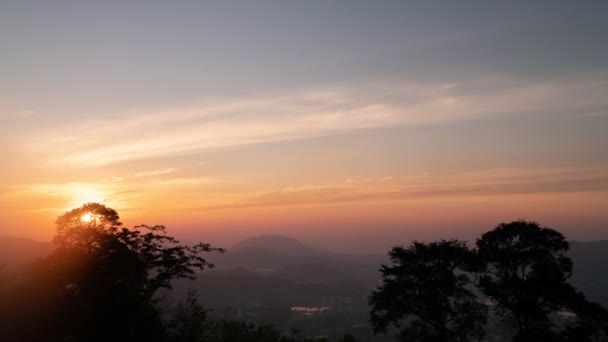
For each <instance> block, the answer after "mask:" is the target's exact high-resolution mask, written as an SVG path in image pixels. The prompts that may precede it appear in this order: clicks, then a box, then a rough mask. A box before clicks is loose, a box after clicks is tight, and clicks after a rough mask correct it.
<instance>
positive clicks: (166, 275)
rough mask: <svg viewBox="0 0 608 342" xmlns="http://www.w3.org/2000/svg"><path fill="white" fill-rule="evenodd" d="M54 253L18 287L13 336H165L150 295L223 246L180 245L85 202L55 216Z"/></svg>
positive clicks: (159, 229) (201, 265)
mask: <svg viewBox="0 0 608 342" xmlns="http://www.w3.org/2000/svg"><path fill="white" fill-rule="evenodd" d="M56 223H57V236H56V237H55V239H54V242H55V244H56V247H57V248H56V250H55V251H54V252H52V253H51V255H49V256H48V257H47V258H45V259H43V260H41V261H39V262H37V263H34V264H33V265H32V266H31V267H29V268H28V270H27V271H26V272H25V274H24V276H23V279H22V280H23V281H22V284H21V286H20V287H19V288H18V289H17V290H16V292H15V295H16V296H15V297H16V298H19V301H15V303H14V307H15V310H14V312H13V313H12V314H14V315H13V317H12V318H13V320H12V321H14V322H16V323H18V324H23V326H21V327H20V326H16V327H14V329H13V335H14V336H17V337H18V339H19V340H27V341H135V340H138V341H139V340H145V341H162V340H164V338H165V336H164V327H163V322H162V317H160V314H159V312H158V310H157V309H156V308H155V300H154V295H155V293H156V292H157V291H158V290H159V289H161V288H168V289H170V288H171V281H172V280H174V279H180V278H193V277H194V275H195V272H196V271H197V270H203V269H205V268H208V267H212V266H213V265H212V264H211V263H209V262H207V261H206V260H205V259H204V258H203V257H202V256H201V255H202V253H204V252H211V251H222V250H221V249H217V248H213V247H211V246H210V245H208V244H202V243H199V244H196V245H194V246H189V245H183V244H180V243H179V241H177V240H176V239H174V238H173V237H171V236H168V235H167V234H166V232H165V227H164V226H146V225H141V226H136V227H135V228H133V229H128V228H124V227H123V226H122V223H121V222H120V221H119V216H118V214H117V213H116V211H114V210H113V209H110V208H107V207H105V206H104V205H102V204H98V203H89V204H85V205H84V206H82V207H81V208H77V209H73V210H71V211H69V212H67V213H65V214H64V215H62V216H60V217H59V218H58V219H57V222H56Z"/></svg>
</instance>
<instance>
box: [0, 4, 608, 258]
mask: <svg viewBox="0 0 608 342" xmlns="http://www.w3.org/2000/svg"><path fill="white" fill-rule="evenodd" d="M251 6H252V5H251V4H248V3H244V4H240V5H237V4H231V3H228V2H217V3H207V2H200V3H199V2H192V3H184V4H181V5H180V6H176V5H173V4H171V3H168V2H166V3H165V2H158V3H156V2H154V3H148V2H146V5H145V6H141V5H139V6H138V5H136V4H135V2H133V3H122V4H118V3H110V2H98V3H86V4H85V3H82V4H74V3H67V2H63V1H58V2H57V3H56V4H55V5H54V7H53V8H52V10H49V9H48V8H46V7H45V6H42V5H34V4H32V3H28V2H15V3H12V4H7V5H3V6H2V9H1V10H0V23H1V29H0V42H2V49H3V58H2V59H1V60H0V74H1V75H2V77H1V78H0V215H1V217H2V222H0V235H16V236H25V237H31V238H35V239H44V240H48V239H50V238H51V237H52V235H53V232H54V226H53V222H54V219H55V218H56V217H57V216H58V215H61V214H62V213H64V212H65V211H66V210H69V209H70V208H74V207H77V206H80V205H82V204H84V203H86V202H90V201H96V202H101V203H104V204H106V205H108V206H110V207H112V208H114V209H116V210H117V211H118V212H119V213H120V215H121V217H122V218H123V220H124V222H125V223H127V224H129V225H133V224H139V223H148V224H166V225H167V226H169V229H170V232H172V233H173V234H176V235H177V236H178V237H180V236H181V237H184V238H187V239H190V238H197V239H203V240H209V241H211V242H216V243H219V244H222V245H224V246H226V245H230V244H232V243H234V242H235V241H236V240H238V239H241V238H246V237H249V236H252V235H256V234H262V233H278V234H284V235H290V236H294V237H297V238H301V239H303V240H305V241H308V242H311V243H314V244H317V245H322V246H325V247H328V248H337V249H341V250H345V251H350V250H359V251H382V250H384V249H386V248H387V247H388V246H390V245H392V244H395V243H402V242H408V241H409V240H411V239H414V238H416V239H437V238H447V237H456V238H464V239H470V238H474V237H475V236H476V235H477V234H479V233H480V232H483V231H485V230H489V229H491V228H493V227H494V226H495V225H496V224H497V223H499V222H501V221H507V220H515V219H528V220H537V221H540V223H541V224H544V225H547V226H551V227H553V228H556V229H559V230H561V231H562V232H564V233H565V234H566V235H567V237H569V238H572V239H585V240H588V239H608V210H606V209H608V152H607V151H608V134H607V133H606V132H608V96H606V94H608V47H607V45H606V44H605V37H606V32H608V24H607V23H608V21H606V20H605V18H604V16H603V15H602V14H603V13H605V10H601V9H598V8H594V6H596V4H594V5H591V4H588V5H586V6H576V4H575V3H574V2H573V3H571V4H566V3H563V4H562V3H560V4H552V6H544V5H542V6H541V5H535V4H525V5H520V4H515V3H505V4H502V5H501V6H498V5H496V6H478V7H475V8H468V7H467V6H461V5H458V4H456V3H454V4H452V3H450V4H444V5H443V6H441V7H436V6H433V5H431V4H427V3H425V2H423V3H420V4H413V3H410V2H394V3H388V2H387V3H384V4H378V5H376V6H368V5H365V6H362V5H361V4H355V3H353V4H351V5H349V6H339V5H338V4H337V3H329V2H322V4H321V3H315V2H308V1H306V2H302V3H299V4H291V5H287V4H285V5H283V6H278V5H271V4H270V3H265V4H256V5H255V6H253V7H251ZM571 7H576V8H571ZM243 13H246V14H247V15H243ZM565 14H567V15H565ZM539 18H540V19H539Z"/></svg>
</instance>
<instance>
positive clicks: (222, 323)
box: [0, 203, 608, 342]
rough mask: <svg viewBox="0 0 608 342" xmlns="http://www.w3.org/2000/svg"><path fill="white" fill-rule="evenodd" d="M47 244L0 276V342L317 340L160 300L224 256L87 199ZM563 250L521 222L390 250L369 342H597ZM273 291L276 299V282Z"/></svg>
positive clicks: (603, 316) (374, 298)
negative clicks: (42, 252)
mask: <svg viewBox="0 0 608 342" xmlns="http://www.w3.org/2000/svg"><path fill="white" fill-rule="evenodd" d="M54 244H55V248H54V249H53V250H52V251H51V252H50V253H49V254H48V255H47V256H45V257H44V258H40V259H39V260H37V261H36V262H34V263H31V264H29V265H28V266H25V267H22V268H21V269H20V270H19V271H15V272H14V273H13V274H9V273H7V272H4V273H2V272H0V277H1V278H2V279H0V340H2V341H32V342H37V341H51V342H52V341H167V342H171V341H180V342H181V341H183V342H186V341H187V342H190V341H192V342H195V341H209V342H215V341H218V342H219V341H225V342H230V341H245V342H247V341H255V342H257V341H260V342H262V341H264V342H266V341H268V342H275V341H276V342H279V341H280V342H291V341H294V342H295V341H328V338H327V337H324V336H315V335H311V334H309V333H305V332H302V331H299V330H298V329H289V328H285V327H284V326H283V327H282V328H278V327H276V326H273V325H266V324H260V323H257V324H254V323H250V322H249V320H248V319H247V317H243V318H242V319H236V318H234V317H228V316H226V315H224V316H222V315H218V313H217V312H214V311H211V310H209V309H207V307H206V306H203V305H202V304H201V302H202V303H207V302H210V301H211V300H209V299H208V297H207V296H205V295H206V293H204V292H200V290H199V292H198V293H197V292H195V291H187V295H184V296H180V297H179V298H178V299H176V300H171V299H168V297H167V296H166V294H167V293H171V291H170V290H171V289H172V288H173V287H176V286H177V287H184V288H187V287H188V285H185V284H188V282H187V281H188V280H191V279H195V278H197V280H196V282H199V283H200V282H208V281H207V280H209V281H211V280H212V279H211V278H205V277H201V276H200V275H199V272H200V271H203V270H208V269H210V268H212V267H213V266H214V265H213V264H212V263H211V262H210V261H209V260H222V259H217V255H218V254H221V253H223V252H224V250H222V249H219V248H214V247H212V246H210V245H208V244H204V243H199V244H195V245H185V244H181V243H179V242H178V241H176V240H175V239H174V238H172V237H171V236H169V235H167V234H166V232H165V227H163V226H145V225H142V226H137V227H134V228H132V229H129V228H125V227H124V226H123V225H122V224H121V222H120V220H119V217H118V214H117V213H116V212H115V211H114V210H112V209H110V208H107V207H105V206H103V205H100V204H95V203H91V204H87V205H85V206H83V207H81V208H78V209H74V210H72V211H70V212H68V213H66V214H64V215H62V216H61V217H59V218H58V220H57V235H56V237H55V239H54ZM568 248H569V243H568V242H567V241H566V240H565V238H564V237H563V236H562V235H561V234H560V233H559V232H557V231H555V230H552V229H548V228H542V227H540V226H538V225H537V224H535V223H531V222H525V221H516V222H512V223H508V224H501V225H499V226H498V227H497V228H496V229H494V230H492V231H490V232H487V233H485V234H483V235H482V236H481V237H480V238H479V239H478V240H477V243H476V246H475V248H473V249H471V248H469V247H468V246H467V245H466V244H465V243H464V242H461V241H456V240H448V241H438V242H432V243H420V242H414V243H412V244H411V245H410V246H407V247H405V246H400V247H394V248H393V249H392V250H391V251H390V252H389V257H390V261H391V262H390V263H389V264H388V265H383V266H382V267H381V283H380V285H379V286H377V288H376V289H375V290H373V291H372V292H371V296H370V297H369V301H370V303H369V304H370V305H371V319H370V321H371V325H372V327H373V331H374V332H375V333H376V334H377V335H376V337H375V338H374V340H378V341H383V340H399V341H479V340H501V341H508V340H514V341H602V340H606V338H607V335H606V332H607V325H608V313H607V311H606V310H605V309H604V308H603V307H602V306H601V305H599V304H597V303H594V302H591V301H589V300H587V299H586V298H585V296H584V295H583V294H582V293H581V292H579V291H577V290H576V289H575V288H574V287H573V286H572V285H571V284H570V283H569V282H568V279H569V277H570V276H571V274H572V270H573V265H572V261H571V259H570V258H569V256H568V255H567V251H568ZM250 251H253V249H250ZM258 252H259V251H258ZM209 253H211V254H209ZM269 259H272V258H269ZM225 260H228V259H225ZM218 262H219V261H218ZM268 262H272V260H268ZM376 267H377V266H376ZM319 270H321V272H324V278H326V280H327V281H334V278H335V279H337V278H339V277H338V276H339V275H336V274H334V273H332V271H331V269H330V268H327V269H323V268H311V267H310V266H308V267H299V268H297V267H291V268H286V269H284V270H281V271H280V274H282V275H283V276H284V277H291V278H294V277H300V276H301V275H302V274H306V273H307V272H308V273H311V272H312V273H315V272H316V273H319ZM208 272H209V271H205V272H203V273H202V274H206V273H208ZM180 279H181V280H180ZM230 279H233V282H238V279H239V278H234V277H233V278H230ZM247 279H257V278H247ZM264 279H266V278H264ZM335 281H337V280H335ZM358 281H359V280H358V279H356V278H352V280H351V282H352V283H356V282H358ZM261 284H268V283H267V282H261ZM273 284H275V283H270V285H269V286H270V287H272V288H273V289H271V290H272V291H277V297H279V294H280V293H279V291H281V290H284V287H285V286H287V285H286V284H287V283H284V284H279V283H276V284H275V285H276V286H275V285H273ZM231 285H235V284H229V283H224V285H222V286H231ZM243 286H244V287H252V286H255V284H253V283H252V284H249V283H246V284H244V285H243ZM267 287H268V286H267ZM308 287H310V288H315V289H317V287H316V285H307V288H308ZM374 287H375V286H374ZM201 288H203V289H205V288H204V287H201ZM340 288H341V289H343V288H345V287H340ZM173 292H175V291H173ZM185 292H186V291H184V292H181V293H185ZM305 295H306V293H304V292H303V293H302V296H305ZM216 299H217V298H216ZM218 300H221V299H218ZM336 324H338V323H336ZM370 338H371V337H370ZM332 340H333V341H356V340H357V339H355V337H353V336H352V335H350V334H340V335H339V336H332ZM365 340H367V339H365Z"/></svg>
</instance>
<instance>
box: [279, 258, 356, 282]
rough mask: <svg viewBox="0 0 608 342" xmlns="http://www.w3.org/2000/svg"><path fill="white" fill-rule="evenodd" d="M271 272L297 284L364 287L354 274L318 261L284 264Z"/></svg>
mask: <svg viewBox="0 0 608 342" xmlns="http://www.w3.org/2000/svg"><path fill="white" fill-rule="evenodd" d="M271 274H272V276H274V277H277V278H281V279H286V280H289V281H292V282H294V283H298V284H330V285H337V284H358V285H360V286H363V287H365V282H364V281H363V280H362V279H360V278H359V277H357V276H355V275H354V274H352V273H349V272H345V271H344V270H341V269H339V268H336V267H332V266H328V265H324V264H318V263H304V264H298V265H293V266H286V267H284V268H281V269H278V270H276V271H274V272H272V273H271Z"/></svg>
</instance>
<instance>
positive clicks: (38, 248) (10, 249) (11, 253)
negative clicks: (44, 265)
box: [0, 236, 54, 271]
mask: <svg viewBox="0 0 608 342" xmlns="http://www.w3.org/2000/svg"><path fill="white" fill-rule="evenodd" d="M53 248H54V247H53V244H52V243H50V242H45V241H35V240H30V239H24V238H18V237H12V236H0V269H4V270H8V271H13V270H15V269H18V268H20V267H22V266H24V265H26V264H28V263H30V262H32V261H34V260H36V259H38V258H42V257H45V256H47V255H48V254H49V253H51V251H52V250H53Z"/></svg>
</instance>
